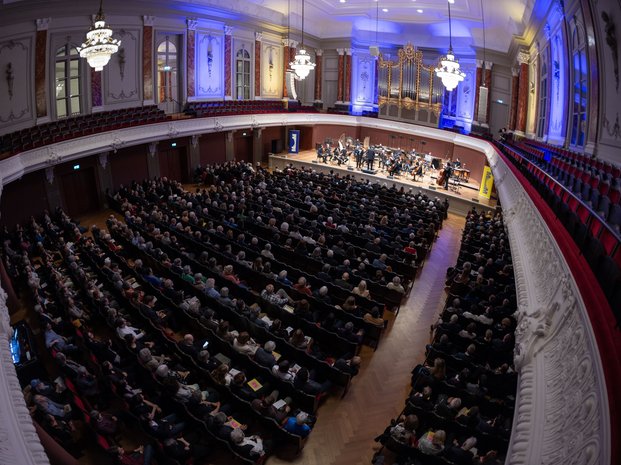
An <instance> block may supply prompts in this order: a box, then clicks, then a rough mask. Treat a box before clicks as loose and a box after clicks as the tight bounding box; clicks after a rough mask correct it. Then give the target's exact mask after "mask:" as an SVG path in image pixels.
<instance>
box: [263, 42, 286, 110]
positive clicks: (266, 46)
mask: <svg viewBox="0 0 621 465" xmlns="http://www.w3.org/2000/svg"><path fill="white" fill-rule="evenodd" d="M281 50H282V48H281V47H279V46H277V45H275V44H270V43H268V42H266V41H263V42H261V96H263V97H274V98H278V97H280V94H281V85H282V79H280V77H281V75H282V71H281V69H282V68H281V67H282V65H281V61H282V55H281Z"/></svg>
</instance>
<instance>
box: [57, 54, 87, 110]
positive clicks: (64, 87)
mask: <svg viewBox="0 0 621 465" xmlns="http://www.w3.org/2000/svg"><path fill="white" fill-rule="evenodd" d="M54 94H55V95H56V117H57V118H66V117H68V116H72V115H79V114H80V113H82V105H81V102H80V95H81V84H80V55H79V53H78V49H77V47H76V46H75V45H72V44H66V45H63V46H62V47H59V48H58V50H56V56H55V68H54Z"/></svg>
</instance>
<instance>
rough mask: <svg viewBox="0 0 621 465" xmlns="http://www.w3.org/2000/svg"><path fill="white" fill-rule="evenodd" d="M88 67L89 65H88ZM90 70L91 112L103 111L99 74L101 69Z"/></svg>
mask: <svg viewBox="0 0 621 465" xmlns="http://www.w3.org/2000/svg"><path fill="white" fill-rule="evenodd" d="M89 68H90V66H89ZM90 70H91V110H92V112H93V113H97V112H99V111H103V98H102V93H101V74H102V72H103V71H95V68H90Z"/></svg>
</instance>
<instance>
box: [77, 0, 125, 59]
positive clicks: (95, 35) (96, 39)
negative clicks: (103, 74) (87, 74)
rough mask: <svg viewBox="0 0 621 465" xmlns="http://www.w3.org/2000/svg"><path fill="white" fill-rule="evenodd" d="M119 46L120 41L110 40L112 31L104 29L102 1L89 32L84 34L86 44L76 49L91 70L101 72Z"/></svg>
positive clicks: (101, 0)
mask: <svg viewBox="0 0 621 465" xmlns="http://www.w3.org/2000/svg"><path fill="white" fill-rule="evenodd" d="M120 45H121V41H120V40H118V39H113V38H112V29H110V28H109V27H106V21H105V16H104V13H103V0H100V2H99V12H98V13H97V16H96V17H95V22H94V23H93V25H92V26H91V30H90V31H88V32H87V33H86V42H84V43H83V44H82V46H81V47H79V48H78V51H79V52H80V57H82V58H86V61H88V64H89V65H90V66H91V68H95V71H101V70H102V69H103V68H104V66H106V65H107V64H108V62H109V61H110V57H111V56H112V55H114V54H115V53H116V52H117V51H118V50H119V46H120Z"/></svg>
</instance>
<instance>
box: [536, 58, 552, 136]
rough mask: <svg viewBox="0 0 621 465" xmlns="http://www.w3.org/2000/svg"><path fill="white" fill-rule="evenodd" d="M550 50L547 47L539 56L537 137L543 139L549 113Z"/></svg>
mask: <svg viewBox="0 0 621 465" xmlns="http://www.w3.org/2000/svg"><path fill="white" fill-rule="evenodd" d="M549 53H550V49H549V48H548V47H546V48H545V49H544V50H542V51H541V53H540V54H539V69H540V79H539V107H538V109H537V115H538V116H537V137H539V138H543V137H544V136H545V135H546V122H547V111H548V69H549V68H550V63H549V57H548V54H549Z"/></svg>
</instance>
